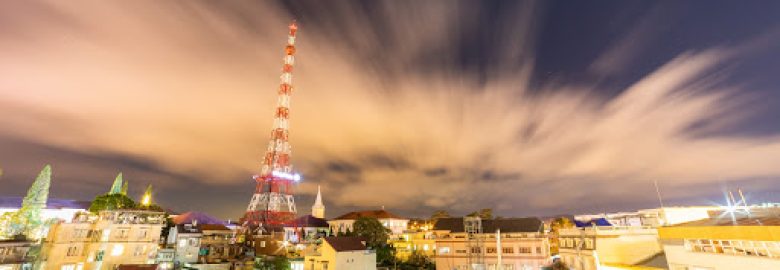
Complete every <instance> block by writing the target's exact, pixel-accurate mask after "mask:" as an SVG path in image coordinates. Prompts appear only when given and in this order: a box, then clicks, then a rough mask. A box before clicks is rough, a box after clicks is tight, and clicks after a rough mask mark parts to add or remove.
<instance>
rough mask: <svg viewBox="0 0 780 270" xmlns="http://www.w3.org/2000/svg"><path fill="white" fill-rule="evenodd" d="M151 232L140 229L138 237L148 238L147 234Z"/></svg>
mask: <svg viewBox="0 0 780 270" xmlns="http://www.w3.org/2000/svg"><path fill="white" fill-rule="evenodd" d="M148 234H149V230H147V229H142V230H140V231H138V239H146V236H147V235H148Z"/></svg>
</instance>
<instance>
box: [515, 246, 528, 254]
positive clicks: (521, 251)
mask: <svg viewBox="0 0 780 270" xmlns="http://www.w3.org/2000/svg"><path fill="white" fill-rule="evenodd" d="M517 253H531V248H530V247H517Z"/></svg>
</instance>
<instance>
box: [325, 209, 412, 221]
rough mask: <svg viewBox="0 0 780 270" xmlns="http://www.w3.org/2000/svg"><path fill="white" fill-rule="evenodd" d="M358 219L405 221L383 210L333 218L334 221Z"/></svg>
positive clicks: (347, 214)
mask: <svg viewBox="0 0 780 270" xmlns="http://www.w3.org/2000/svg"><path fill="white" fill-rule="evenodd" d="M360 217H372V218H376V219H388V218H393V219H406V218H403V217H400V216H398V215H396V214H393V213H390V212H387V211H385V210H384V209H383V210H368V211H356V212H349V213H346V214H344V215H341V216H340V217H337V218H334V220H345V219H347V220H354V219H358V218H360Z"/></svg>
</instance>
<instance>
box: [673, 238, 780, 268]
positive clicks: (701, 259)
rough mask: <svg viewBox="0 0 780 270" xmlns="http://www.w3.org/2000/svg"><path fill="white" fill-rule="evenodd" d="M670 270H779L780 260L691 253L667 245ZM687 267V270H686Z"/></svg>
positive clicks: (678, 246) (679, 247) (681, 248)
mask: <svg viewBox="0 0 780 270" xmlns="http://www.w3.org/2000/svg"><path fill="white" fill-rule="evenodd" d="M664 252H666V261H667V262H668V263H669V270H683V269H684V270H746V269H750V270H777V269H780V259H778V258H766V257H757V256H745V255H727V254H716V253H703V252H689V251H686V250H685V247H684V246H683V245H672V244H665V245H664ZM686 267H687V268H686Z"/></svg>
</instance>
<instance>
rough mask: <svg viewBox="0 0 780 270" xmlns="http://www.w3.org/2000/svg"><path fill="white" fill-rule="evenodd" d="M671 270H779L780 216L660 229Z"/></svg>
mask: <svg viewBox="0 0 780 270" xmlns="http://www.w3.org/2000/svg"><path fill="white" fill-rule="evenodd" d="M658 231H659V236H660V238H661V243H662V244H663V249H664V252H665V253H666V259H667V261H668V263H669V269H670V270H743V269H751V270H770V269H772V270H776V269H780V217H778V215H777V214H774V215H770V216H758V217H756V216H752V217H735V218H734V219H732V218H731V216H730V215H728V214H727V215H724V216H723V217H720V218H713V219H707V220H701V221H694V222H690V223H685V224H680V225H677V226H670V227H661V228H659V229H658Z"/></svg>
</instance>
